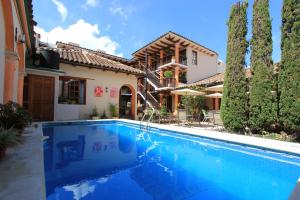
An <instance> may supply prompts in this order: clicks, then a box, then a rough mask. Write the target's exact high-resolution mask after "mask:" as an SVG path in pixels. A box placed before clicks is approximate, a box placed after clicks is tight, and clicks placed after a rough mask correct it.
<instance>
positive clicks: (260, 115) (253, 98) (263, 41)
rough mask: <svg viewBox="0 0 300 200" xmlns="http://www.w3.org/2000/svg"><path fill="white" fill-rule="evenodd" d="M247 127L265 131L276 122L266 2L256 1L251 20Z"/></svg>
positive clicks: (255, 130)
mask: <svg viewBox="0 0 300 200" xmlns="http://www.w3.org/2000/svg"><path fill="white" fill-rule="evenodd" d="M251 72H252V75H253V76H252V77H251V80H250V95H249V127H250V129H251V131H252V132H260V131H263V130H268V129H269V128H270V127H271V125H272V124H274V123H275V122H276V113H277V111H276V95H275V93H272V91H275V87H274V86H275V84H274V83H275V82H274V78H273V77H274V74H273V72H274V70H273V62H272V26H271V19H270V13H269V0H255V1H254V5H253V18H252V39H251Z"/></svg>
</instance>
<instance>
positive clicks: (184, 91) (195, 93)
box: [171, 88, 205, 113]
mask: <svg viewBox="0 0 300 200" xmlns="http://www.w3.org/2000/svg"><path fill="white" fill-rule="evenodd" d="M171 93H172V94H178V95H182V96H201V95H205V93H204V92H199V91H197V90H191V89H188V88H185V89H180V90H174V91H172V92H171ZM185 111H186V113H187V101H185Z"/></svg>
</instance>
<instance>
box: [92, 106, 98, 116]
mask: <svg viewBox="0 0 300 200" xmlns="http://www.w3.org/2000/svg"><path fill="white" fill-rule="evenodd" d="M98 115H99V113H98V109H97V107H96V106H94V108H93V110H92V114H91V117H97V116H98Z"/></svg>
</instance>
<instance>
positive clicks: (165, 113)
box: [159, 105, 168, 116]
mask: <svg viewBox="0 0 300 200" xmlns="http://www.w3.org/2000/svg"><path fill="white" fill-rule="evenodd" d="M159 114H160V115H161V116H167V114H168V112H167V107H166V105H162V106H161V108H160V111H159Z"/></svg>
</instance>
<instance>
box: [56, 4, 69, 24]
mask: <svg viewBox="0 0 300 200" xmlns="http://www.w3.org/2000/svg"><path fill="white" fill-rule="evenodd" d="M52 2H53V3H54V4H55V5H56V8H57V11H58V12H59V14H60V16H61V18H62V20H63V21H65V20H66V18H67V16H68V10H67V8H66V7H65V5H64V4H63V3H62V2H60V1H59V0H52Z"/></svg>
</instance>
